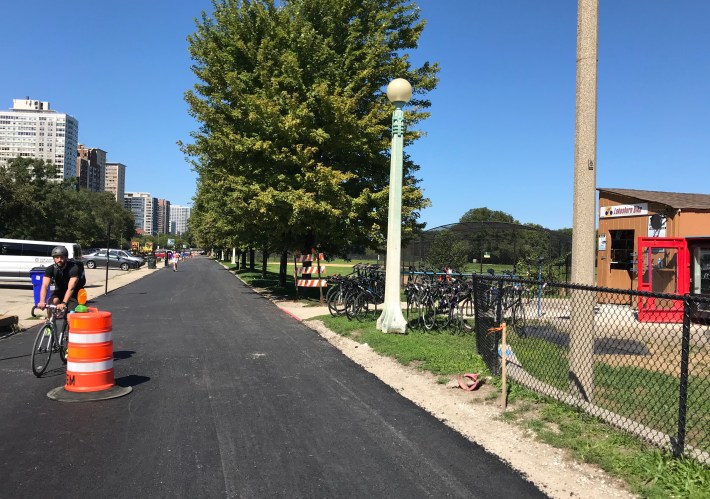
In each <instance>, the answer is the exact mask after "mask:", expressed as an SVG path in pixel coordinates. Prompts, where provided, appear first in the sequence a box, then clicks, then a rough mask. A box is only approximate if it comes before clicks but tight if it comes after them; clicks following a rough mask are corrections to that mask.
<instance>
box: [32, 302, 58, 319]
mask: <svg viewBox="0 0 710 499" xmlns="http://www.w3.org/2000/svg"><path fill="white" fill-rule="evenodd" d="M37 308H38V307H37V305H32V312H30V313H31V314H32V317H39V316H37V315H35V310H37ZM44 308H48V309H50V310H56V309H57V305H52V304H49V303H47V305H46V306H45V307H44ZM40 310H42V309H41V308H40Z"/></svg>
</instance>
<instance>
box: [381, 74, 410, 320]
mask: <svg viewBox="0 0 710 499" xmlns="http://www.w3.org/2000/svg"><path fill="white" fill-rule="evenodd" d="M387 98H388V99H389V100H390V102H391V103H392V104H394V107H395V109H394V112H393V113H392V158H391V161H390V195H389V211H388V214H387V269H386V274H385V303H384V305H383V308H382V315H380V317H379V319H377V329H379V330H381V331H384V332H385V333H405V332H406V331H407V321H406V319H405V318H404V316H403V315H402V303H401V300H400V297H399V291H400V290H399V280H400V271H399V269H400V259H401V254H402V149H403V147H404V111H402V108H403V107H404V105H405V104H406V103H407V102H409V99H411V98H412V85H410V84H409V82H408V81H407V80H405V79H402V78H397V79H394V80H392V81H391V82H390V84H389V85H387Z"/></svg>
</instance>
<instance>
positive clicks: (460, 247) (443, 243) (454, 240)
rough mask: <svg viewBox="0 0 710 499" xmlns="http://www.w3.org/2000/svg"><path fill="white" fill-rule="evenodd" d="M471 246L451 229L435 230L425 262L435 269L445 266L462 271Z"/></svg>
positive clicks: (467, 259)
mask: <svg viewBox="0 0 710 499" xmlns="http://www.w3.org/2000/svg"><path fill="white" fill-rule="evenodd" d="M470 253H471V246H470V244H469V243H468V241H466V240H465V239H461V238H459V237H457V236H456V235H455V234H454V233H453V232H452V231H449V230H442V231H437V233H436V235H435V236H434V240H433V241H432V243H431V246H430V247H429V250H428V251H427V255H426V264H427V266H429V267H433V268H435V269H437V270H441V269H443V268H445V267H448V268H450V269H454V270H457V271H459V272H463V269H464V267H465V266H466V264H467V263H468V262H469V261H470V260H469V255H470Z"/></svg>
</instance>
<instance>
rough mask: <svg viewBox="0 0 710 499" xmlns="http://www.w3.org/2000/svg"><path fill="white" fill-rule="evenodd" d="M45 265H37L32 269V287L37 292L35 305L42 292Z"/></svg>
mask: <svg viewBox="0 0 710 499" xmlns="http://www.w3.org/2000/svg"><path fill="white" fill-rule="evenodd" d="M44 271H45V268H44V267H35V268H33V269H32V270H30V276H31V277H32V289H33V290H34V293H35V305H37V304H38V303H39V295H40V293H41V292H42V280H43V279H44Z"/></svg>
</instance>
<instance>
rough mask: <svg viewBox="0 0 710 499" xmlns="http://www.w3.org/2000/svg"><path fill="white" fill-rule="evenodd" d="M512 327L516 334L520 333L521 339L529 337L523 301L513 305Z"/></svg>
mask: <svg viewBox="0 0 710 499" xmlns="http://www.w3.org/2000/svg"><path fill="white" fill-rule="evenodd" d="M511 318H512V321H511V322H512V327H513V329H514V330H515V332H516V333H518V336H519V337H520V338H525V336H527V331H526V329H525V328H526V327H527V324H526V321H525V305H523V303H522V302H521V301H517V302H516V303H515V305H513V313H512V316H511Z"/></svg>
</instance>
